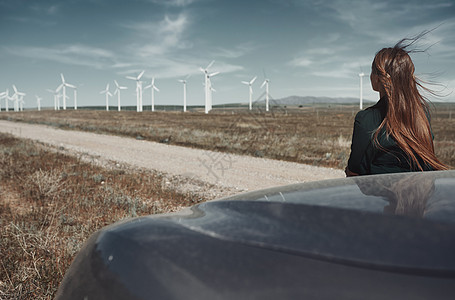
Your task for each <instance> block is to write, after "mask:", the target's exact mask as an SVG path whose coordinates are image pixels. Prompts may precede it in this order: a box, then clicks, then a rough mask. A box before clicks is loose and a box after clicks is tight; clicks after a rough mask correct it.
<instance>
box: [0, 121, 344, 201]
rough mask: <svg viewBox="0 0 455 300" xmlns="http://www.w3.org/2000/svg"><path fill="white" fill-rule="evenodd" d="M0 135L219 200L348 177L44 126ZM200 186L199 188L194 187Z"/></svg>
mask: <svg viewBox="0 0 455 300" xmlns="http://www.w3.org/2000/svg"><path fill="white" fill-rule="evenodd" d="M0 131H1V132H6V133H10V134H13V135H14V136H17V137H20V138H26V139H31V140H35V141H39V142H41V143H44V144H47V145H50V146H51V147H54V148H55V147H57V148H59V149H61V150H62V149H64V150H65V151H67V152H68V153H70V154H72V155H80V156H84V157H91V160H92V161H96V162H101V163H103V162H106V161H114V162H116V163H117V164H118V165H124V166H130V167H133V168H145V169H151V170H156V171H159V172H163V173H165V174H168V176H169V178H171V177H175V176H177V177H179V178H186V179H188V180H190V181H193V183H191V184H189V186H188V188H189V189H194V185H201V182H202V183H208V184H213V185H215V186H216V187H217V190H218V192H214V193H213V195H212V196H213V197H214V198H216V197H219V196H225V195H227V194H233V193H240V192H245V191H251V190H256V189H261V188H269V187H274V186H280V185H286V184H291V183H297V182H307V181H315V180H322V179H330V178H341V177H344V172H343V171H341V170H336V169H331V168H322V167H315V166H309V165H303V164H298V163H292V162H284V161H278V160H272V159H265V158H256V157H250V156H240V155H234V154H227V153H219V152H213V151H205V150H199V149H192V148H185V147H179V146H172V145H167V144H161V143H155V142H149V141H143V140H136V139H132V138H125V137H118V136H111V135H101V134H95V133H89V132H80V131H68V130H60V129H56V128H52V127H48V126H42V125H30V124H25V123H16V122H9V121H0ZM188 180H187V181H186V184H188ZM196 181H197V182H199V183H198V184H195V183H194V182H196ZM181 182H184V181H181ZM191 186H193V187H191Z"/></svg>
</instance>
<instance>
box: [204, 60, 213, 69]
mask: <svg viewBox="0 0 455 300" xmlns="http://www.w3.org/2000/svg"><path fill="white" fill-rule="evenodd" d="M214 63H215V61H214V60H212V61H211V62H210V63H209V65H208V66H207V68H205V69H206V70H208V69H209V68H210V67H211V66H212V65H213V64H214Z"/></svg>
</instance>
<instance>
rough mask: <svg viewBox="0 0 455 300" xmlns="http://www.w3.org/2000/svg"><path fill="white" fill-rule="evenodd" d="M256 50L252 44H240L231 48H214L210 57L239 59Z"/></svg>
mask: <svg viewBox="0 0 455 300" xmlns="http://www.w3.org/2000/svg"><path fill="white" fill-rule="evenodd" d="M255 49H257V46H256V45H255V44H254V43H252V42H247V43H242V44H239V45H237V46H235V47H233V48H222V47H216V48H215V49H214V50H212V51H211V52H212V54H211V56H213V57H221V58H239V57H242V56H244V55H246V54H249V53H251V52H253V51H254V50H255Z"/></svg>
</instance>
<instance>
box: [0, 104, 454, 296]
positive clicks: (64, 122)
mask: <svg viewBox="0 0 455 300" xmlns="http://www.w3.org/2000/svg"><path fill="white" fill-rule="evenodd" d="M453 108H454V106H442V105H440V106H437V107H436V110H435V112H434V113H433V119H432V126H433V131H434V134H435V147H436V152H437V155H438V157H439V158H441V159H442V160H443V161H444V162H446V163H448V164H450V165H451V166H455V126H454V125H455V119H452V115H451V111H452V109H453ZM355 113H356V109H355V107H349V106H338V107H332V108H321V107H320V108H316V107H302V108H294V109H280V110H276V111H274V112H271V113H267V114H265V113H264V112H259V111H254V112H252V113H250V112H248V111H244V110H243V111H240V110H230V109H226V110H215V111H213V112H211V113H210V114H208V115H205V114H201V113H198V112H190V113H185V114H184V113H180V112H154V113H151V112H143V113H136V112H132V111H126V112H115V111H111V112H106V111H95V110H93V111H90V110H79V111H57V112H55V111H41V112H33V111H26V112H21V113H15V112H9V113H5V112H2V113H0V118H1V119H6V120H11V121H23V122H29V123H38V124H46V125H50V126H55V127H59V128H62V129H68V130H86V131H91V132H98V133H107V134H115V135H122V136H130V137H134V138H137V139H146V140H152V141H158V142H163V143H164V142H165V143H170V144H174V145H182V146H189V147H195V148H201V149H210V150H218V151H227V152H232V153H238V154H247V155H252V156H259V157H268V158H275V159H282V160H289V161H296V162H301V163H308V164H313V165H319V166H330V167H335V168H341V169H342V168H344V166H345V165H346V162H347V158H348V155H349V147H350V139H351V134H352V125H353V120H354V115H355ZM163 180H164V179H163V176H162V175H160V174H157V173H151V172H145V171H143V172H141V171H135V172H134V173H133V172H132V171H129V170H124V169H121V168H117V167H115V166H113V167H112V168H102V167H97V166H94V165H91V164H88V163H86V162H83V161H81V160H80V159H78V158H76V157H69V156H66V155H64V154H62V153H60V152H59V151H50V150H49V149H46V148H44V147H43V146H41V145H39V144H35V143H32V142H29V141H24V140H19V139H16V138H13V137H11V136H9V135H4V134H0V216H1V218H0V243H1V244H0V250H1V251H0V252H1V256H2V260H1V266H0V299H52V298H53V295H54V294H55V292H56V289H57V287H58V284H59V282H60V281H61V279H62V277H63V275H64V273H65V271H66V269H67V268H68V267H69V264H70V263H71V261H72V259H73V258H74V256H75V254H76V253H77V252H78V250H79V249H80V248H81V245H82V243H83V242H84V241H85V240H86V239H87V237H88V236H89V235H90V234H91V233H93V232H94V231H96V230H97V229H99V228H101V227H103V226H105V225H107V224H111V223H114V222H115V221H118V220H121V219H124V218H128V217H132V216H137V215H148V214H153V213H160V212H165V211H172V210H175V209H176V208H178V207H181V206H189V205H192V204H194V203H197V202H200V201H205V200H206V199H203V198H201V197H200V196H198V195H195V194H182V193H179V192H177V191H176V190H175V189H174V188H169V186H168V185H167V184H164V183H163Z"/></svg>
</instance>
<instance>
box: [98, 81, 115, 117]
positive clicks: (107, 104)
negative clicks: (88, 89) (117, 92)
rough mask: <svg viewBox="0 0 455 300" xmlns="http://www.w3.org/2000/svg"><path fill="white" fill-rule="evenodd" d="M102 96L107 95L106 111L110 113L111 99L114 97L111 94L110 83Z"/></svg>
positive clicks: (102, 92)
mask: <svg viewBox="0 0 455 300" xmlns="http://www.w3.org/2000/svg"><path fill="white" fill-rule="evenodd" d="M100 94H106V111H109V97H112V94H111V92H109V83H108V84H107V85H106V89H105V90H102V91H101V92H100Z"/></svg>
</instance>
